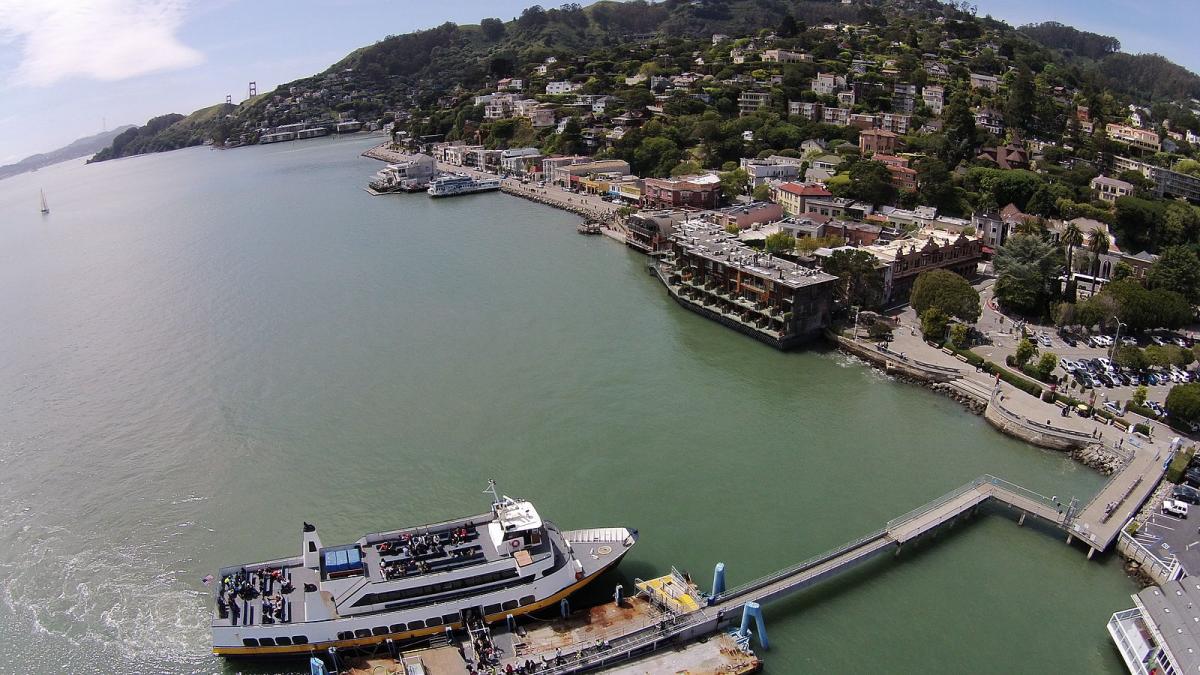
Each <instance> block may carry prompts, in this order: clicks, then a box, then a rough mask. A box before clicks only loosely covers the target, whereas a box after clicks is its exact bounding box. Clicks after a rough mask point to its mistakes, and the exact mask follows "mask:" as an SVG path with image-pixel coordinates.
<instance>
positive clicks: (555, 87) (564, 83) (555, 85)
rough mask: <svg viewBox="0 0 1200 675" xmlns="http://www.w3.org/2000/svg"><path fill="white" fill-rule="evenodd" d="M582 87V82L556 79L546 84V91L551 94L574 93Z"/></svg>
mask: <svg viewBox="0 0 1200 675" xmlns="http://www.w3.org/2000/svg"><path fill="white" fill-rule="evenodd" d="M580 89H583V85H582V84H578V83H575V82H571V81H569V80H556V81H554V82H548V83H547V84H546V93H547V94H549V95H551V96H555V95H560V94H573V93H575V92H577V91H579V90H580Z"/></svg>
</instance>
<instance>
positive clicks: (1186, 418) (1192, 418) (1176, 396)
mask: <svg viewBox="0 0 1200 675" xmlns="http://www.w3.org/2000/svg"><path fill="white" fill-rule="evenodd" d="M1166 408H1167V414H1168V415H1170V417H1171V420H1172V421H1176V422H1182V423H1185V424H1196V423H1197V422H1200V383H1198V382H1190V383H1188V384H1177V385H1175V386H1174V387H1171V391H1170V392H1169V393H1167V400H1166Z"/></svg>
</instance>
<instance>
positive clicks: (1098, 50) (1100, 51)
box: [1020, 21, 1200, 101]
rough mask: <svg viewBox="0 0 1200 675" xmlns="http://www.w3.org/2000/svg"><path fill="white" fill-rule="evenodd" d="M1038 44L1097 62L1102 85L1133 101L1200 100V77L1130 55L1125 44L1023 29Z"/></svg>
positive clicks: (1055, 29)
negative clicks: (1125, 51)
mask: <svg viewBox="0 0 1200 675" xmlns="http://www.w3.org/2000/svg"><path fill="white" fill-rule="evenodd" d="M1020 31H1021V33H1022V34H1023V35H1025V36H1026V37H1028V38H1030V39H1032V40H1034V41H1035V42H1037V43H1039V44H1041V45H1043V46H1045V47H1049V48H1051V49H1055V50H1058V52H1059V53H1061V54H1063V55H1064V56H1066V57H1068V58H1075V59H1086V60H1090V61H1092V62H1094V72H1095V73H1096V74H1097V75H1098V76H1099V78H1100V81H1101V84H1103V85H1104V86H1105V87H1108V88H1109V89H1112V90H1113V91H1116V92H1120V93H1122V94H1125V95H1127V96H1130V97H1131V98H1135V99H1141V100H1143V101H1145V100H1150V101H1153V100H1163V99H1167V100H1170V99H1174V100H1182V99H1189V98H1200V75H1196V73H1193V72H1191V71H1189V70H1188V69H1187V68H1184V67H1183V66H1180V65H1178V64H1175V63H1172V62H1171V61H1168V60H1167V59H1165V58H1163V57H1162V56H1159V55H1158V54H1126V53H1123V52H1122V51H1121V41H1120V40H1118V39H1117V38H1115V37H1110V36H1108V35H1097V34H1096V33H1089V32H1087V31H1082V30H1079V29H1077V28H1072V27H1071V26H1064V25H1063V24H1061V23H1057V22H1054V21H1047V22H1045V23H1038V24H1029V25H1026V26H1021V28H1020Z"/></svg>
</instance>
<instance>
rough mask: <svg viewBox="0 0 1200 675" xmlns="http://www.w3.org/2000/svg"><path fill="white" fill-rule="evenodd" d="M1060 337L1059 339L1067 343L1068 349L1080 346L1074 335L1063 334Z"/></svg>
mask: <svg viewBox="0 0 1200 675" xmlns="http://www.w3.org/2000/svg"><path fill="white" fill-rule="evenodd" d="M1058 337H1059V338H1060V339H1062V341H1063V342H1064V343H1066V345H1067V346H1068V347H1076V346H1078V345H1079V342H1078V341H1076V340H1075V338H1074V337H1073V336H1072V335H1070V334H1068V333H1063V334H1061V335H1059V336H1058Z"/></svg>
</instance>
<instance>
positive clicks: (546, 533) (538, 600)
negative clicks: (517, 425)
mask: <svg viewBox="0 0 1200 675" xmlns="http://www.w3.org/2000/svg"><path fill="white" fill-rule="evenodd" d="M487 492H489V493H491V495H492V508H491V511H490V512H488V513H485V514H481V515H478V516H472V517H468V518H460V519H458V520H451V521H446V522H443V523H437V524H434V525H423V526H420V527H412V528H407V529H401V530H393V531H390V532H380V533H377V534H369V535H367V536H365V537H362V538H361V539H359V540H358V541H356V542H354V543H352V544H346V545H341V546H322V544H321V539H320V538H319V537H318V536H317V531H316V528H315V527H313V526H312V525H309V524H308V523H305V524H304V533H303V538H302V541H301V552H300V555H298V556H295V557H291V558H280V559H277V560H270V561H267V562H260V563H253V564H247V565H236V566H232V567H224V568H222V569H221V570H220V574H219V575H218V577H217V579H216V581H215V584H214V585H215V586H216V593H215V598H214V599H215V601H216V609H215V611H214V612H213V618H212V634H213V653H215V654H218V655H220V656H285V655H289V654H308V653H311V652H313V651H324V650H326V649H328V648H330V647H337V648H339V649H347V648H359V647H365V646H369V645H373V644H376V643H380V642H383V641H385V640H388V639H391V640H395V641H397V642H400V641H405V640H410V639H414V638H420V637H424V636H429V635H433V634H436V633H443V632H445V631H446V630H448V629H456V628H462V627H463V626H464V625H465V623H466V622H467V621H468V620H471V619H482V620H484V621H487V622H489V623H490V622H494V621H503V620H505V618H506V617H507V616H508V615H509V614H511V615H513V616H519V615H522V614H527V613H529V612H532V611H535V610H538V609H541V608H543V607H549V606H552V605H554V604H556V603H558V602H559V601H560V600H561V599H562V598H565V597H567V596H568V595H570V594H571V593H574V592H575V591H577V590H579V589H581V588H583V587H584V586H585V585H587V584H588V583H590V582H592V581H593V580H595V579H596V578H597V577H599V576H600V575H601V574H603V573H604V572H605V571H606V570H608V569H610V568H612V567H613V566H615V565H616V564H617V563H618V562H619V561H620V560H621V558H623V557H624V556H625V554H626V553H628V552H629V549H630V548H631V547H632V546H633V545H634V544H635V543H636V542H637V538H638V534H637V530H631V529H628V528H624V527H611V528H599V529H590V530H567V531H563V530H560V529H559V528H558V527H557V526H556V525H554V523H552V522H550V521H543V520H542V518H541V517H540V516H539V515H538V512H537V510H536V509H534V507H533V504H531V503H530V502H528V501H524V500H519V499H512V498H511V497H508V496H500V495H499V493H497V491H496V486H495V483H494V482H493V483H489V486H488V490H487Z"/></svg>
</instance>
